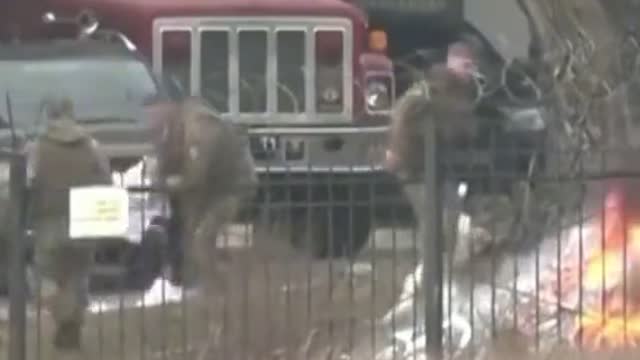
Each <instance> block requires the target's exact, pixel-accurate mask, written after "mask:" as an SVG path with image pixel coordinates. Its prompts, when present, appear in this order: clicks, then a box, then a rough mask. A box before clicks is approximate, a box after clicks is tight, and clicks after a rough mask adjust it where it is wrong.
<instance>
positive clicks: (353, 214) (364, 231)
mask: <svg viewBox="0 0 640 360" xmlns="http://www.w3.org/2000/svg"><path fill="white" fill-rule="evenodd" d="M309 212H310V213H309ZM329 220H331V221H329ZM291 222H292V224H291V242H292V244H293V245H294V246H295V247H297V248H298V249H301V250H303V251H305V252H309V253H310V254H311V255H312V256H314V257H317V258H327V257H343V256H346V257H354V256H355V255H357V254H358V253H359V252H360V250H361V249H362V248H363V247H364V245H365V244H366V243H367V240H368V239H369V232H370V230H371V217H370V214H369V209H368V208H367V207H348V206H331V207H328V208H313V209H304V208H303V209H300V208H293V209H292V210H291Z"/></svg>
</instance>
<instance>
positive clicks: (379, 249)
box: [0, 128, 640, 360]
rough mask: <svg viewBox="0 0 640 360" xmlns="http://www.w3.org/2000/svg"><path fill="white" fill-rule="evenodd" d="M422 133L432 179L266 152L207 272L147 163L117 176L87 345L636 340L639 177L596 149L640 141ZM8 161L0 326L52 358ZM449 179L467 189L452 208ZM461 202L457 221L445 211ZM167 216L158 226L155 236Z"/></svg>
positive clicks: (411, 350)
mask: <svg viewBox="0 0 640 360" xmlns="http://www.w3.org/2000/svg"><path fill="white" fill-rule="evenodd" d="M427 130H428V129H427ZM431 130H434V131H426V132H425V133H426V134H427V136H429V137H430V138H428V139H426V142H425V143H426V144H428V147H427V148H426V149H425V157H424V170H425V171H424V176H423V177H421V178H419V179H417V180H415V181H411V182H407V183H401V182H398V181H397V180H395V179H394V178H393V177H392V176H385V174H384V173H383V172H382V171H381V170H380V169H375V168H373V167H372V170H375V171H372V172H369V173H366V172H362V171H358V172H355V171H354V172H353V173H351V174H350V173H349V172H348V171H341V172H339V173H330V172H328V173H325V174H321V175H322V176H320V175H319V174H313V173H311V172H307V173H305V172H300V171H299V169H298V172H297V173H295V174H294V173H293V172H282V171H279V172H278V173H276V174H274V173H270V172H269V169H268V168H265V169H261V171H260V178H261V184H260V188H259V191H258V194H257V195H256V197H255V198H253V199H251V201H248V202H247V203H246V206H244V208H243V209H242V211H241V212H240V213H239V215H238V217H237V218H236V219H235V220H234V221H233V223H232V224H229V225H228V226H227V227H226V228H225V231H224V232H223V234H220V236H219V237H217V239H215V241H216V244H217V250H216V252H215V253H214V256H212V257H211V258H210V261H211V262H212V263H213V264H214V266H212V267H211V268H210V271H211V272H210V273H205V274H203V273H199V274H198V273H197V271H196V272H195V273H193V271H192V270H191V269H189V268H190V267H191V265H193V259H192V257H191V256H193V253H189V252H188V251H185V250H186V249H185V246H184V244H185V243H184V241H185V239H182V240H180V239H179V237H178V236H177V235H176V230H172V229H173V228H172V221H173V220H175V216H172V214H171V211H170V209H169V204H168V203H169V200H168V199H167V197H166V194H165V193H164V192H163V191H162V189H159V188H154V187H153V186H150V185H149V182H148V181H146V180H145V179H148V178H149V177H150V174H151V171H152V162H151V163H148V164H147V166H136V167H133V168H132V169H130V170H129V171H128V172H127V173H125V174H121V176H119V177H116V179H117V180H118V181H117V182H118V183H120V184H121V185H122V186H126V187H127V188H128V189H129V193H130V210H131V212H130V216H131V223H130V230H131V232H132V238H135V239H136V240H134V241H133V242H131V243H126V242H121V243H118V244H114V245H108V246H105V247H104V248H102V249H100V250H99V251H97V255H96V257H95V265H94V270H93V275H92V278H91V282H90V285H91V296H90V301H89V304H88V307H87V315H86V324H85V326H84V331H83V344H84V352H85V353H86V355H87V356H89V357H91V358H95V359H134V358H135V359H156V358H160V359H178V358H183V359H201V358H223V359H236V358H238V359H241V358H242V359H250V358H267V357H276V358H290V359H307V358H308V359H320V358H322V359H326V358H332V359H337V358H353V359H383V358H388V359H393V358H397V359H399V358H403V359H409V358H421V356H422V354H424V352H425V350H424V349H425V348H428V349H429V351H430V352H433V353H434V354H436V355H437V354H438V353H440V352H443V353H444V354H446V355H451V356H465V355H474V356H476V358H487V359H491V358H495V357H496V356H498V355H496V354H498V353H501V352H502V353H501V354H502V355H501V356H506V357H507V358H511V357H513V356H522V355H521V353H520V352H521V351H522V352H526V351H528V350H529V348H532V349H533V350H535V351H538V352H546V351H550V350H549V349H552V348H556V349H557V347H558V346H559V345H558V344H569V345H571V346H573V347H576V348H589V349H604V348H606V347H607V346H612V347H613V346H620V347H622V346H624V345H626V346H627V347H628V348H630V347H633V346H634V345H636V344H637V343H636V342H637V341H638V339H639V338H640V333H638V331H639V330H638V328H637V323H636V322H637V321H638V320H637V319H638V313H637V311H640V303H639V302H638V301H640V298H638V297H637V296H638V295H637V293H636V292H638V283H637V281H638V280H637V279H638V276H640V274H638V271H639V270H638V266H640V265H637V264H639V263H640V259H639V258H638V256H640V254H638V252H637V251H638V248H640V238H637V237H638V236H640V235H638V234H639V233H638V229H637V225H636V219H635V217H636V216H640V211H638V210H640V207H639V206H640V201H637V200H636V195H635V193H636V192H637V191H635V190H634V189H636V188H635V186H637V185H640V181H639V180H638V174H637V173H636V172H635V171H634V169H633V167H632V166H631V164H632V162H629V161H627V162H624V163H622V165H624V164H627V166H622V165H620V164H618V165H616V166H612V165H611V166H602V164H603V161H604V160H607V159H614V160H615V159H619V158H626V159H630V158H632V157H633V154H635V153H636V152H635V150H634V149H607V150H606V151H605V150H603V149H599V150H597V151H596V150H592V151H587V150H582V152H581V154H582V155H581V156H579V157H577V158H576V157H575V156H570V155H571V154H573V153H574V152H573V151H572V150H571V149H560V148H554V147H552V146H550V145H549V146H543V147H538V148H535V151H532V149H531V148H530V147H529V148H527V149H526V150H527V151H526V152H524V153H523V152H522V148H520V147H518V146H516V145H513V144H512V145H510V148H509V149H507V148H506V147H502V148H499V147H492V146H485V147H484V148H482V147H478V146H476V147H471V148H468V149H465V148H460V147H458V148H456V149H455V151H454V150H453V149H450V148H448V147H447V146H446V144H441V143H439V140H438V138H437V137H436V131H435V128H434V129H431ZM483 151H484V156H479V154H483ZM465 154H466V155H465ZM523 154H524V155H523ZM623 154H626V155H624V156H623ZM596 155H597V156H596ZM603 155H607V156H603ZM3 158H4V157H3ZM7 159H12V161H13V164H12V168H11V170H12V171H11V189H12V191H11V195H12V196H11V204H13V205H12V207H11V209H12V210H11V211H10V213H11V214H12V215H14V216H12V217H11V219H12V222H9V223H7V224H8V225H11V226H8V225H7V227H6V229H10V230H11V229H14V230H13V231H11V232H10V234H12V235H11V236H8V239H10V240H11V241H10V245H12V246H9V249H10V252H9V253H10V254H11V256H10V260H11V263H10V264H9V265H10V266H9V270H11V271H10V272H9V274H10V276H9V280H10V288H9V292H8V294H5V296H8V299H9V301H8V306H9V317H8V319H7V320H6V321H0V331H1V332H0V339H6V340H7V341H8V344H9V346H8V353H7V355H8V359H11V360H14V359H15V360H21V359H40V358H50V356H53V354H55V353H56V351H57V350H55V349H54V347H53V345H52V335H51V334H52V329H53V320H52V318H51V315H50V314H49V313H48V311H47V310H46V309H45V308H43V307H42V304H41V303H40V301H39V296H38V294H39V291H40V290H38V288H37V286H34V285H37V282H34V281H32V279H33V277H32V274H33V264H32V259H31V257H30V256H29V252H30V250H29V246H30V243H31V242H30V241H26V238H29V237H33V232H32V231H31V230H32V229H30V228H29V226H27V224H28V223H29V221H28V219H27V218H26V216H25V215H24V214H23V210H20V209H23V208H24V206H18V205H16V204H25V203H26V202H25V196H26V194H27V193H28V192H27V191H26V190H27V188H26V186H25V175H24V174H25V168H24V165H25V164H24V158H23V157H20V156H10V157H7ZM471 159H476V160H477V161H479V162H480V164H478V163H477V162H476V163H475V164H474V166H473V167H471V166H469V165H470V164H471V163H472V161H471ZM478 159H480V160H482V159H485V160H486V159H489V160H488V161H485V162H484V163H482V161H480V160H478ZM594 159H600V160H598V161H596V160H594ZM603 159H604V160H603ZM606 162H607V163H610V164H613V162H611V161H609V160H607V161H606ZM483 164H484V165H483ZM625 167H626V168H625ZM374 174H375V176H374ZM387 175H388V174H387ZM450 185H453V186H450ZM449 192H455V194H454V196H453V197H454V198H455V196H458V197H459V198H461V199H462V200H461V206H460V207H459V208H456V209H457V210H455V209H454V207H453V205H452V203H451V199H452V197H451V196H450V195H451V194H449ZM427 195H429V196H427ZM412 206H413V207H414V209H418V208H419V209H421V211H416V212H417V216H416V215H415V214H414V215H412V213H411V207H412ZM455 211H457V213H456V214H457V215H456V227H455V229H454V231H453V233H452V232H451V227H450V226H449V225H448V223H447V221H445V220H446V219H445V218H447V216H448V215H447V216H443V215H445V214H450V213H451V212H455ZM15 215H20V216H15ZM174 215H175V214H174ZM18 228H19V229H21V231H16V230H15V229H18ZM150 229H151V230H150ZM154 229H155V230H154ZM159 229H160V230H163V231H166V232H167V233H168V234H169V238H168V239H165V240H166V241H163V240H158V238H155V240H154V236H157V232H154V231H157V230H159ZM416 229H417V231H416ZM133 233H138V234H137V235H136V236H133ZM154 234H155V235H154ZM363 234H364V235H363ZM452 234H453V235H452ZM452 236H453V237H452ZM150 239H151V240H150ZM363 239H364V241H363ZM452 239H453V240H452ZM187 241H188V240H187ZM211 241H212V242H213V241H214V239H213V237H212V239H211ZM454 241H455V246H453V245H452V243H453V242H454ZM636 246H637V247H636ZM189 254H191V255H189ZM185 267H186V268H185ZM98 270H99V271H98ZM203 282H208V283H209V284H213V286H214V291H212V292H204V291H202V290H201V289H200V286H199V285H200V284H202V283H203ZM603 284H604V285H603ZM6 304H7V303H6V302H3V301H1V300H0V306H6ZM0 314H2V311H0ZM425 329H426V330H425ZM425 333H426V334H428V335H429V336H424V334H425ZM505 343H506V345H505ZM516 353H517V354H516ZM492 354H493V355H492Z"/></svg>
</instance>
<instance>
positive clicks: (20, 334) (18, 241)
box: [8, 156, 27, 360]
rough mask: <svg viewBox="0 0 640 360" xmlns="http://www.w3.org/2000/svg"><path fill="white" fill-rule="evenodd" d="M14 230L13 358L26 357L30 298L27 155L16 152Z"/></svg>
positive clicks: (11, 284) (10, 236)
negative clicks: (27, 269)
mask: <svg viewBox="0 0 640 360" xmlns="http://www.w3.org/2000/svg"><path fill="white" fill-rule="evenodd" d="M10 174H11V175H10V187H11V188H10V189H11V190H10V208H9V209H10V216H11V223H10V230H9V232H8V241H9V244H10V249H11V256H10V257H9V359H11V360H24V359H26V349H27V341H26V331H27V327H26V323H27V314H26V310H27V309H26V302H27V284H26V277H25V266H26V261H25V260H26V259H25V226H26V221H25V217H26V200H27V198H26V197H27V190H26V180H27V179H26V159H25V158H24V157H21V156H16V157H14V158H13V159H12V162H11V172H10Z"/></svg>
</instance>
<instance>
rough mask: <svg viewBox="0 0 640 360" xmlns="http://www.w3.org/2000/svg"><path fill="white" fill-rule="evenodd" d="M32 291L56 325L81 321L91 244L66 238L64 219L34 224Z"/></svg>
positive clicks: (84, 307) (66, 230) (91, 251)
mask: <svg viewBox="0 0 640 360" xmlns="http://www.w3.org/2000/svg"><path fill="white" fill-rule="evenodd" d="M35 230H36V243H35V251H34V274H33V275H34V277H33V281H32V282H31V287H32V293H33V294H34V295H36V296H38V297H39V300H40V303H41V304H42V306H43V307H44V308H45V309H46V310H47V311H48V312H49V313H50V315H51V317H52V318H53V320H54V322H55V324H56V327H60V325H61V324H68V323H76V324H78V325H82V324H83V323H84V315H85V311H86V308H87V306H88V303H89V301H88V300H89V299H88V295H89V294H88V293H89V290H88V283H89V273H90V270H91V266H92V263H93V251H94V247H93V246H92V245H90V244H77V243H70V241H68V237H67V233H68V228H67V222H66V221H65V220H58V219H48V220H45V221H40V222H39V223H38V224H36V226H35Z"/></svg>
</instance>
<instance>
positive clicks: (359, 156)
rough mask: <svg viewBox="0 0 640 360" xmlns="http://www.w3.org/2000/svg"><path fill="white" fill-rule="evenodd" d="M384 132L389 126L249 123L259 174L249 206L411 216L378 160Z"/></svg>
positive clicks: (383, 217)
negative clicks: (351, 209) (346, 209)
mask: <svg viewBox="0 0 640 360" xmlns="http://www.w3.org/2000/svg"><path fill="white" fill-rule="evenodd" d="M387 132H388V126H376V127H322V128H318V127H316V128H300V127H287V128H257V129H251V130H250V131H249V137H250V144H251V152H252V154H253V156H254V159H255V162H256V169H257V172H258V177H259V179H260V189H259V191H258V195H257V197H256V203H255V205H256V207H255V208H254V209H253V210H256V211H257V210H258V208H262V209H264V210H267V211H268V210H274V209H283V208H294V209H295V208H305V207H318V206H324V207H327V206H332V207H335V206H338V207H355V208H358V209H360V210H361V211H370V214H371V216H372V217H374V218H375V219H376V222H377V223H378V224H380V223H381V222H397V221H402V222H404V220H407V219H410V218H411V211H410V207H409V204H408V202H407V201H406V198H405V197H404V193H403V192H402V188H401V185H400V184H399V183H398V182H397V181H396V179H395V177H394V176H393V175H392V174H390V173H387V172H386V171H385V170H384V169H383V166H382V161H383V156H384V150H385V144H386V136H387ZM269 142H270V143H269ZM243 213H245V214H246V212H243ZM254 215H255V213H254Z"/></svg>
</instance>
